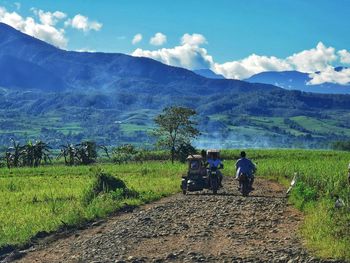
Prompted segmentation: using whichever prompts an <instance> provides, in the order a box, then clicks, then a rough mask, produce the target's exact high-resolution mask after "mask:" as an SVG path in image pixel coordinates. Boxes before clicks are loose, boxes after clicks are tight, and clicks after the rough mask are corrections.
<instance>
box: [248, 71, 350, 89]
mask: <svg viewBox="0 0 350 263" xmlns="http://www.w3.org/2000/svg"><path fill="white" fill-rule="evenodd" d="M341 69H342V68H341V67H337V68H335V70H337V71H339V70H341ZM310 80H311V78H310V77H309V74H307V73H302V72H298V71H281V72H277V71H268V72H262V73H259V74H256V75H254V76H252V77H250V78H248V79H245V81H248V82H250V83H265V84H271V85H275V86H278V87H281V88H284V89H289V90H302V91H306V92H317V93H330V94H350V85H339V84H334V83H323V84H321V85H308V84H307V83H308V82H309V81H310Z"/></svg>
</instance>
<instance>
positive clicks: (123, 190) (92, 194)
mask: <svg viewBox="0 0 350 263" xmlns="http://www.w3.org/2000/svg"><path fill="white" fill-rule="evenodd" d="M95 177H96V178H95V180H94V182H93V184H92V185H91V186H90V187H89V188H88V189H87V190H86V191H85V193H84V195H83V202H84V203H85V204H89V203H91V201H92V200H93V199H94V198H96V197H98V196H101V195H104V194H110V196H111V197H112V198H113V199H124V198H130V197H137V196H138V193H137V192H135V191H133V190H130V189H128V188H127V186H126V184H125V183H124V181H123V180H121V179H119V178H117V177H115V176H113V175H111V174H108V173H105V172H103V171H102V170H101V169H97V170H96V171H95Z"/></svg>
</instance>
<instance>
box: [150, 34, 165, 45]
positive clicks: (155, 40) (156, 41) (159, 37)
mask: <svg viewBox="0 0 350 263" xmlns="http://www.w3.org/2000/svg"><path fill="white" fill-rule="evenodd" d="M166 41H167V38H166V35H164V34H163V33H160V32H158V33H156V34H155V35H154V36H153V37H152V38H151V39H150V41H149V43H150V44H151V45H154V46H161V45H163V44H165V43H166Z"/></svg>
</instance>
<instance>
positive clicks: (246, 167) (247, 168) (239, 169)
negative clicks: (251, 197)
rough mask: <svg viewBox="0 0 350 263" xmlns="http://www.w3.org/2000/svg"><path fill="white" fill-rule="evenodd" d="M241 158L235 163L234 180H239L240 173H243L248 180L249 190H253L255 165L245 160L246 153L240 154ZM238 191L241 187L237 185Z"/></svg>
mask: <svg viewBox="0 0 350 263" xmlns="http://www.w3.org/2000/svg"><path fill="white" fill-rule="evenodd" d="M240 155H241V158H240V159H238V160H237V162H236V179H237V180H238V179H239V175H240V174H241V173H244V174H246V175H248V177H249V178H250V189H251V190H254V188H253V183H254V173H255V171H256V166H255V164H254V163H253V162H252V161H251V160H249V159H248V158H246V153H245V152H244V151H242V152H241V154H240ZM238 189H239V190H240V189H241V185H239V188H238Z"/></svg>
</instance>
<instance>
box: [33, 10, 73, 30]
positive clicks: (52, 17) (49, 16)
mask: <svg viewBox="0 0 350 263" xmlns="http://www.w3.org/2000/svg"><path fill="white" fill-rule="evenodd" d="M31 10H32V11H33V13H34V14H35V15H37V16H38V17H39V20H40V22H41V23H42V24H44V25H50V26H54V25H56V24H57V23H58V21H59V20H62V19H65V18H66V17H67V15H66V14H65V13H63V12H61V11H55V12H53V13H51V12H45V11H43V10H40V9H36V8H32V9H31Z"/></svg>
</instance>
